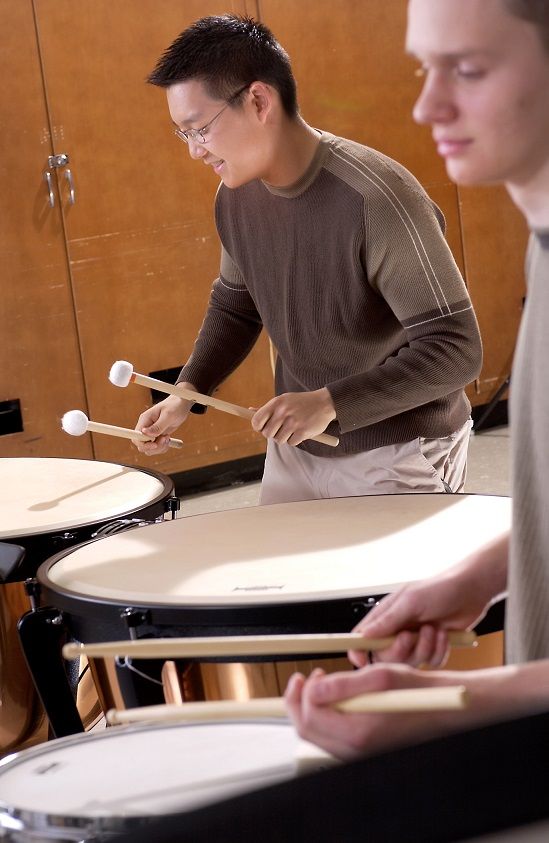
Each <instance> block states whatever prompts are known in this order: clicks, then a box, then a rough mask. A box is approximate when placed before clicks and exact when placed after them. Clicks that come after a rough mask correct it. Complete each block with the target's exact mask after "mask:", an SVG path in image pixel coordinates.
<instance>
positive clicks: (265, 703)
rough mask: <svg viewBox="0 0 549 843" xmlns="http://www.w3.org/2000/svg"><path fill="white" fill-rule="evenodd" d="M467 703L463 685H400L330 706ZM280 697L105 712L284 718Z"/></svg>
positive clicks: (157, 717) (134, 716) (152, 717)
mask: <svg viewBox="0 0 549 843" xmlns="http://www.w3.org/2000/svg"><path fill="white" fill-rule="evenodd" d="M467 704H468V692H467V689H466V688H465V686H463V685H447V686H439V687H432V688H404V689H399V690H394V691H379V692H372V693H370V694H360V695H359V696H356V697H351V698H350V699H347V700H343V701H342V702H340V703H337V704H336V705H335V706H334V708H336V709H337V710H338V711H342V712H345V713H355V714H359V713H362V714H365V713H368V712H371V713H374V712H385V713H395V714H396V713H398V712H429V711H441V710H448V711H452V710H459V709H463V708H465V707H466V706H467ZM286 716H287V713H286V708H285V706H284V699H283V698H282V697H269V698H263V699H251V700H246V701H239V700H212V701H207V702H195V703H193V702H188V703H183V704H182V705H177V704H175V705H150V706H143V707H141V708H130V709H124V710H118V709H111V710H110V711H108V712H107V723H109V724H110V725H111V726H114V725H120V724H123V723H136V722H168V721H169V722H174V721H175V722H177V721H181V722H188V721H200V720H210V721H212V720H240V719H245V720H250V719H254V718H262V717H276V718H283V717H286Z"/></svg>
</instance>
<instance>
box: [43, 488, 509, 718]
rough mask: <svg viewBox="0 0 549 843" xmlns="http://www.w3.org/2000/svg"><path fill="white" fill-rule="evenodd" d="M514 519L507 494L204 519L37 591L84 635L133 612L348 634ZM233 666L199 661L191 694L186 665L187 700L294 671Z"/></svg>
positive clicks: (400, 499) (188, 626) (159, 530)
mask: <svg viewBox="0 0 549 843" xmlns="http://www.w3.org/2000/svg"><path fill="white" fill-rule="evenodd" d="M510 517H511V503H510V499H509V498H506V497H499V496H491V495H444V494H409V495H384V496H366V497H350V498H333V499H327V500H316V501H304V502H300V503H284V504H273V505H270V506H259V507H249V508H244V509H236V510H229V511H224V512H213V513H207V514H203V515H196V516H190V517H187V518H181V519H179V520H177V521H172V522H169V521H166V522H164V523H162V524H159V525H155V526H152V527H144V528H143V529H140V530H134V531H128V532H126V533H124V534H120V535H117V536H113V537H111V538H107V539H104V540H103V541H101V542H95V543H88V544H87V545H84V546H82V547H80V548H77V549H74V550H71V551H68V552H63V553H61V554H57V555H56V556H55V557H53V558H52V559H50V560H48V561H47V562H45V563H44V564H43V565H42V566H41V567H40V569H39V571H38V574H37V579H38V583H39V586H40V589H41V597H40V599H41V601H42V602H43V603H44V604H45V605H49V606H53V607H55V608H56V609H58V610H59V611H60V612H61V613H62V616H63V621H64V623H65V624H66V625H67V628H68V635H69V637H70V638H74V639H76V640H78V641H81V642H84V643H89V642H98V641H112V640H121V639H128V638H129V637H130V632H129V630H128V627H127V623H126V620H125V617H127V614H128V610H130V611H131V612H133V613H134V617H136V616H137V621H136V626H135V627H134V630H133V632H132V635H133V637H151V636H152V637H170V636H207V635H254V634H256V635H274V634H305V633H337V632H347V631H349V630H351V629H352V628H353V627H354V626H355V625H356V623H357V622H358V621H359V620H360V618H361V617H363V616H364V614H365V613H366V612H367V611H368V610H369V609H370V608H371V607H372V606H373V605H374V604H375V603H376V602H377V601H378V600H379V599H381V598H382V597H383V596H384V595H386V594H388V593H390V592H392V591H394V590H395V589H396V588H398V587H400V586H402V585H404V584H406V583H410V582H412V581H416V580H420V579H424V578H425V577H430V576H433V575H435V574H440V573H441V572H443V571H445V570H447V569H448V568H449V567H450V566H452V565H454V564H455V563H457V562H459V561H460V560H462V559H463V558H464V557H465V556H467V555H469V554H470V553H472V552H473V551H475V550H478V549H479V548H480V547H481V546H482V545H484V544H485V543H487V542H489V541H491V540H493V539H494V538H496V537H497V536H499V535H501V534H502V533H503V532H505V531H506V530H508V529H509V525H510ZM31 643H32V642H31ZM222 661H223V660H221V659H220V660H219V662H218V663H214V664H212V665H211V666H209V665H208V664H205V663H201V665H200V681H201V684H202V686H203V687H202V689H200V688H199V689H198V692H197V691H196V690H193V687H192V686H193V684H194V686H196V677H195V676H191V680H192V681H191V689H190V691H189V693H188V695H187V692H186V689H185V681H186V680H187V679H188V676H189V669H190V668H192V665H188V664H186V665H184V668H183V671H182V673H183V676H184V678H185V681H184V682H183V692H182V693H183V696H184V698H185V699H193V698H194V699H197V698H198V699H200V698H206V699H215V698H219V697H229V698H231V697H233V698H237V699H246V698H249V697H250V696H272V695H273V693H274V694H275V695H276V694H277V693H280V692H282V691H283V690H284V687H285V684H286V680H287V677H288V674H289V673H290V672H291V671H292V670H293V669H294V666H295V665H294V663H290V664H286V663H285V662H283V661H282V660H278V659H277V661H276V663H275V674H276V675H275V676H274V678H273V664H272V660H271V661H270V662H265V661H264V660H263V661H261V660H259V661H261V663H260V664H259V665H258V664H257V662H258V660H257V659H255V661H249V662H248V661H247V662H243V663H239V664H238V665H237V666H234V665H231V666H230V670H229V668H226V670H227V671H228V675H229V678H228V679H226V677H224V676H223V670H224V666H223V664H222V663H221V662H222ZM346 665H347V667H349V665H348V663H346ZM191 673H192V670H191ZM220 676H221V678H220ZM172 679H173V677H172ZM226 682H227V683H228V685H227V687H226V686H225V684H224V683H226ZM273 683H278V684H274V685H273ZM171 687H172V692H173V697H172V699H176V698H177V693H178V691H177V689H173V683H172V684H171ZM150 702H151V700H147V703H146V704H148V703H150ZM111 704H114V705H115V706H116V707H118V701H117V700H113V701H112V703H111ZM132 704H139V701H136V702H133V703H132Z"/></svg>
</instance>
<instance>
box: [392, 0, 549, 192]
mask: <svg viewBox="0 0 549 843" xmlns="http://www.w3.org/2000/svg"><path fill="white" fill-rule="evenodd" d="M406 47H407V51H408V52H409V53H411V54H412V55H414V56H416V57H417V58H418V60H419V61H420V62H421V64H422V68H423V73H424V85H423V90H422V92H421V95H420V97H419V99H418V100H417V102H416V105H415V108H414V119H415V120H416V121H417V122H418V123H423V124H430V125H431V126H432V129H433V137H434V140H435V142H436V144H437V149H438V152H439V154H440V155H442V156H443V157H444V159H445V163H446V169H447V171H448V174H449V176H450V177H451V178H452V179H453V180H454V181H456V182H458V183H460V184H478V183H493V182H505V183H506V184H507V186H508V187H515V188H516V189H517V190H519V191H521V190H528V189H531V186H532V185H533V184H534V183H535V182H536V180H537V181H538V182H539V180H540V179H541V180H545V185H546V186H548V185H549V182H548V177H549V52H548V51H547V49H546V48H545V47H544V46H543V44H542V41H541V38H540V35H539V31H538V30H537V28H536V27H535V26H533V25H532V24H530V23H528V22H527V21H524V20H521V19H519V18H517V17H515V16H513V15H511V14H510V13H509V12H507V11H506V9H505V6H504V4H503V2H502V0H410V2H409V6H408V31H407V37H406Z"/></svg>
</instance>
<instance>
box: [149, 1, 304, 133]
mask: <svg viewBox="0 0 549 843" xmlns="http://www.w3.org/2000/svg"><path fill="white" fill-rule="evenodd" d="M190 79H197V80H199V81H201V82H203V83H204V85H205V87H206V90H207V91H208V94H209V95H210V96H212V97H214V98H215V99H225V100H227V101H229V100H230V99H231V98H232V96H233V95H234V92H235V91H237V90H238V89H239V88H242V87H245V86H246V85H251V84H252V82H256V81H257V82H266V83H267V84H269V85H272V86H273V88H276V90H277V91H278V93H279V95H280V100H281V102H282V107H283V108H284V111H285V112H286V113H287V114H288V115H289V116H290V117H295V116H296V115H297V113H298V105H297V93H296V83H295V79H294V76H293V73H292V67H291V64H290V59H289V57H288V54H287V53H286V51H285V50H284V49H283V48H282V47H281V46H280V44H279V43H278V41H277V40H276V38H275V37H274V35H273V34H272V32H271V31H270V29H268V28H267V27H266V26H265V25H264V24H262V23H258V22H257V21H255V20H253V18H248V17H240V16H238V15H215V16H209V17H205V18H200V20H197V21H195V22H194V23H193V24H191V26H189V27H188V28H187V29H185V31H184V32H182V33H181V35H179V36H178V37H177V38H176V39H175V41H174V42H173V44H171V45H170V46H169V47H168V49H167V50H166V51H165V52H164V54H163V55H162V56H161V57H160V59H159V60H158V62H157V64H156V67H155V68H154V70H153V71H152V73H151V74H150V75H149V77H148V79H147V81H148V82H150V83H151V84H152V85H158V86H159V87H160V88H169V87H170V85H175V84H177V83H178V82H186V81H189V80H190Z"/></svg>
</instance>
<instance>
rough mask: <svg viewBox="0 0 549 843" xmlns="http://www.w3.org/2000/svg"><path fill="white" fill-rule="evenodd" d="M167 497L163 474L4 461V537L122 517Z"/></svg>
mask: <svg viewBox="0 0 549 843" xmlns="http://www.w3.org/2000/svg"><path fill="white" fill-rule="evenodd" d="M163 493H164V483H163V482H162V480H161V475H156V474H155V473H154V472H146V471H142V470H141V469H138V468H131V467H129V466H124V465H117V464H116V463H106V462H95V461H93V460H68V459H47V458H32V457H29V458H27V457H19V458H17V457H16V458H13V459H0V539H2V538H12V539H13V538H15V537H17V536H31V535H34V534H36V533H40V532H43V531H47V530H59V529H63V528H66V527H72V526H75V525H81V524H94V523H96V522H98V521H103V520H106V519H109V518H116V517H117V516H119V515H121V514H123V513H126V512H133V511H135V510H137V509H139V508H140V507H142V506H143V505H144V504H147V503H149V502H152V501H154V500H155V499H156V498H159V497H161V496H162V495H163Z"/></svg>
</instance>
